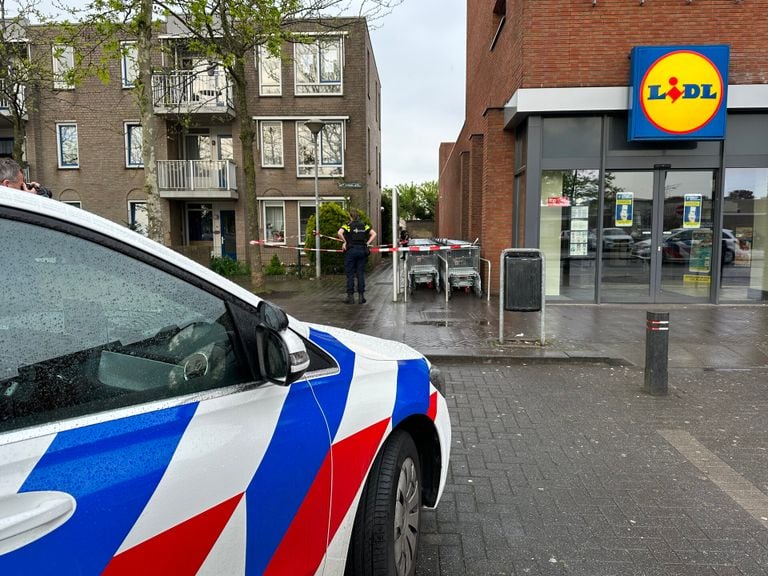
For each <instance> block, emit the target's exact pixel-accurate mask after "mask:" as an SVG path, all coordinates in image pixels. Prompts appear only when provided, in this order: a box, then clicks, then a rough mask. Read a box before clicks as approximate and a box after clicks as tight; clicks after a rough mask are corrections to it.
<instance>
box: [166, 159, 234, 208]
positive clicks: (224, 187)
mask: <svg viewBox="0 0 768 576" xmlns="http://www.w3.org/2000/svg"><path fill="white" fill-rule="evenodd" d="M236 172H237V171H236V166H235V164H234V163H233V162H232V161H231V160H158V161H157V182H158V187H159V189H160V197H161V198H168V199H170V200H179V199H184V200H237V198H238V194H237V178H236Z"/></svg>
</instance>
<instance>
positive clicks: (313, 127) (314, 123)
mask: <svg viewBox="0 0 768 576" xmlns="http://www.w3.org/2000/svg"><path fill="white" fill-rule="evenodd" d="M304 126H306V127H307V130H309V131H310V132H311V133H312V140H313V141H314V144H315V278H320V196H319V192H318V189H317V186H318V168H317V163H318V156H317V148H318V146H317V139H318V135H319V134H320V131H321V130H322V129H323V126H325V122H323V121H322V120H320V119H319V118H310V119H309V120H307V121H306V122H304Z"/></svg>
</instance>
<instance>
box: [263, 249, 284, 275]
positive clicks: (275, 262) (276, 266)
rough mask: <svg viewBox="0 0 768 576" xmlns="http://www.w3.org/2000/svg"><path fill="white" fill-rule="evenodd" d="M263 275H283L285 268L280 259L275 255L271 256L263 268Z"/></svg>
mask: <svg viewBox="0 0 768 576" xmlns="http://www.w3.org/2000/svg"><path fill="white" fill-rule="evenodd" d="M264 274H266V275H267V276H282V275H284V274H285V266H284V265H283V263H282V262H280V258H279V257H278V255H277V254H274V255H273V256H272V260H270V261H269V265H268V266H267V267H266V268H264Z"/></svg>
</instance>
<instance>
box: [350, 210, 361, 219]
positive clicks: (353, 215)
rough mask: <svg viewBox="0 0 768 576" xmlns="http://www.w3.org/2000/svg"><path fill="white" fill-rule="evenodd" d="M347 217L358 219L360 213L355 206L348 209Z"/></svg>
mask: <svg viewBox="0 0 768 576" xmlns="http://www.w3.org/2000/svg"><path fill="white" fill-rule="evenodd" d="M349 218H350V220H359V219H360V213H359V212H358V211H357V208H352V209H351V210H350V211H349Z"/></svg>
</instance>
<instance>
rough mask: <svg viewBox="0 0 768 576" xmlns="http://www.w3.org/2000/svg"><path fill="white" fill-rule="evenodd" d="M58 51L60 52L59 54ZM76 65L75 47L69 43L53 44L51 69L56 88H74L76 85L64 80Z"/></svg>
mask: <svg viewBox="0 0 768 576" xmlns="http://www.w3.org/2000/svg"><path fill="white" fill-rule="evenodd" d="M57 53H58V54H57ZM74 67H75V49H74V47H73V46H69V45H67V44H54V45H53V46H51V71H52V72H53V89H54V90H74V89H75V85H74V84H71V83H70V82H68V81H66V80H64V76H65V75H66V73H67V72H69V71H70V70H72V69H73V68H74Z"/></svg>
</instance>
